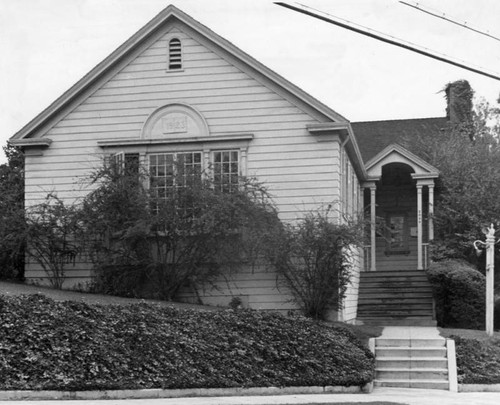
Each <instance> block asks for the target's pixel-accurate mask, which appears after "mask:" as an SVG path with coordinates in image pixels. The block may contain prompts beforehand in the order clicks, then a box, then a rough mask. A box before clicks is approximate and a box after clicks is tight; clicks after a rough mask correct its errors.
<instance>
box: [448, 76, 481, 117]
mask: <svg viewBox="0 0 500 405" xmlns="http://www.w3.org/2000/svg"><path fill="white" fill-rule="evenodd" d="M444 91H445V95H446V100H447V106H446V118H448V121H450V123H452V124H464V123H467V122H470V121H471V120H472V97H473V96H474V91H473V90H472V88H471V86H470V84H469V82H468V81H467V80H457V81H455V82H452V83H448V84H447V85H446V87H445V89H444Z"/></svg>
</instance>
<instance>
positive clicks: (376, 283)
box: [359, 279, 432, 290]
mask: <svg viewBox="0 0 500 405" xmlns="http://www.w3.org/2000/svg"><path fill="white" fill-rule="evenodd" d="M405 287H406V288H409V287H425V288H428V289H431V290H432V287H431V286H430V284H429V282H428V281H427V280H401V281H393V280H384V279H380V280H373V281H366V280H361V281H360V284H359V288H360V289H362V290H364V289H366V288H384V289H387V288H405Z"/></svg>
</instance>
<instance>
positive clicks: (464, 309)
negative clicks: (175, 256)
mask: <svg viewBox="0 0 500 405" xmlns="http://www.w3.org/2000/svg"><path fill="white" fill-rule="evenodd" d="M427 275H428V277H429V281H430V282H431V284H432V288H433V293H434V299H435V302H436V316H437V321H438V324H439V325H440V326H442V327H455V328H466V329H482V328H484V325H485V305H486V303H485V293H486V281H485V277H484V276H483V275H482V274H481V273H480V272H479V271H478V270H476V269H474V268H472V267H471V266H470V265H469V264H468V263H466V262H464V261H458V260H446V261H442V262H437V263H433V264H431V266H430V268H429V270H428V271H427Z"/></svg>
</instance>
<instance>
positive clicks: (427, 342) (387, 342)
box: [375, 338, 446, 348]
mask: <svg viewBox="0 0 500 405" xmlns="http://www.w3.org/2000/svg"><path fill="white" fill-rule="evenodd" d="M445 346H446V339H443V338H441V339H394V338H391V339H388V338H376V339H375V347H376V348H382V347H405V348H406V347H424V348H425V347H445Z"/></svg>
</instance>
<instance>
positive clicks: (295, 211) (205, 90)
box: [26, 25, 354, 316]
mask: <svg viewBox="0 0 500 405" xmlns="http://www.w3.org/2000/svg"><path fill="white" fill-rule="evenodd" d="M171 32H176V33H177V34H178V36H179V38H180V39H181V41H182V52H183V58H182V63H183V70H182V71H180V72H179V71H176V72H173V71H171V72H167V71H166V69H167V49H168V40H167V36H168V34H167V32H165V35H164V36H163V37H160V36H159V37H158V39H157V40H156V41H155V42H153V43H151V44H149V45H148V46H147V47H145V48H144V49H142V50H141V51H137V52H135V54H134V57H131V60H129V61H128V63H123V64H120V65H117V66H119V67H118V68H116V69H115V71H114V72H112V73H110V74H109V76H108V77H107V79H106V80H105V81H103V82H102V83H100V84H99V85H96V86H95V88H93V90H92V92H90V93H88V94H86V95H85V97H83V98H82V99H81V100H80V102H79V103H78V104H77V105H76V106H75V107H74V108H73V109H72V110H71V111H68V112H66V113H65V116H64V117H63V118H62V119H61V120H59V121H58V122H57V123H55V125H53V126H52V127H51V128H49V129H48V130H47V131H46V132H45V133H43V134H40V135H43V136H45V137H47V138H50V139H51V140H52V144H51V145H50V147H49V148H47V149H45V150H44V151H43V156H29V157H27V161H26V162H27V165H26V204H27V206H30V205H33V204H37V203H39V202H41V201H43V199H44V197H45V195H46V194H47V193H48V192H52V193H56V194H57V195H58V196H59V197H60V198H62V199H64V200H65V201H67V202H68V203H72V202H74V201H78V200H79V199H81V198H82V197H83V196H84V195H85V194H86V193H88V191H89V187H88V185H86V183H85V179H87V178H88V175H89V173H90V172H91V171H92V170H95V169H96V168H97V167H98V166H99V165H100V163H101V162H102V158H103V156H104V154H105V151H104V150H102V149H101V148H99V146H98V145H97V142H98V141H104V140H114V139H139V138H140V137H141V131H142V128H143V126H144V123H145V121H146V120H147V118H148V117H149V116H150V115H151V114H152V113H153V112H154V111H155V110H156V109H158V108H160V107H162V106H165V105H168V104H172V103H182V104H186V105H189V106H191V107H193V108H194V109H196V110H197V111H199V112H200V114H202V116H203V117H204V119H205V120H206V123H207V124H208V127H209V131H210V135H231V134H244V133H248V134H252V135H253V140H252V141H251V142H250V143H249V147H248V151H247V174H248V175H249V176H255V177H257V178H258V179H259V180H260V181H263V182H264V183H265V184H266V186H267V187H268V189H269V192H270V193H271V195H272V196H273V200H274V202H275V203H276V206H277V208H278V209H279V212H280V215H281V217H282V218H283V220H285V221H293V220H296V219H298V218H301V217H302V216H303V215H304V213H305V212H307V211H311V210H316V209H318V208H319V207H324V206H326V205H328V204H332V203H334V202H335V201H339V200H340V195H339V192H340V182H341V179H340V178H341V176H340V168H339V161H340V160H339V156H340V154H339V148H340V146H339V144H338V143H336V142H318V140H319V139H318V137H317V136H314V135H311V134H310V133H309V132H308V130H307V126H308V125H310V124H315V123H318V117H322V115H321V114H320V113H318V112H316V113H314V116H313V114H312V113H311V111H313V110H312V109H311V108H310V107H305V104H304V103H303V102H302V101H300V100H297V99H295V98H294V96H291V95H290V94H288V93H287V92H286V91H285V90H283V89H279V88H278V86H276V85H271V84H270V83H269V81H268V80H267V79H262V78H261V77H260V76H259V75H258V74H255V73H251V69H246V68H245V66H244V65H243V64H242V63H240V62H235V59H234V58H233V57H231V56H229V55H227V54H226V53H225V52H226V51H222V50H220V49H218V48H217V47H216V46H215V45H213V44H210V43H209V42H208V41H206V40H201V39H200V40H196V39H195V38H198V37H197V36H196V35H188V34H186V33H187V32H189V33H191V32H192V31H190V30H189V29H183V26H181V25H179V26H178V27H176V28H175V30H174V31H171ZM160 149H161V146H155V150H160ZM165 150H168V149H167V148H165ZM90 268H91V265H90V264H89V263H84V262H80V263H78V264H77V266H76V267H74V268H73V267H72V266H69V267H68V273H67V274H68V282H67V285H68V286H70V285H71V284H74V283H75V282H82V280H84V279H85V276H83V275H84V274H85V275H87V276H88V275H90ZM254 270H255V269H254ZM26 275H27V277H29V278H31V279H42V280H43V278H44V272H43V270H41V269H40V268H39V266H37V265H36V264H28V266H27V271H26ZM231 277H232V279H231V281H230V282H229V283H228V282H227V280H220V282H219V283H218V284H217V286H218V288H217V289H211V288H206V289H205V290H206V291H204V298H203V299H204V300H205V301H206V302H207V303H214V302H217V303H220V304H223V305H227V304H228V302H229V300H230V299H231V297H232V296H237V295H241V296H245V297H246V298H245V299H246V302H247V303H248V306H250V307H252V308H261V309H280V310H284V311H287V310H293V309H296V305H295V304H293V303H292V302H291V296H290V294H289V293H287V292H286V289H284V288H283V287H280V289H279V290H278V288H277V284H276V274H275V273H274V272H272V271H271V270H270V269H268V268H265V267H263V266H261V267H260V268H258V269H256V270H255V271H253V272H249V271H248V268H247V269H246V270H245V268H242V269H241V271H240V272H239V273H238V274H235V275H231ZM353 294H354V293H353ZM351 295H352V294H351ZM181 296H183V297H184V298H185V299H188V300H193V299H194V296H193V294H192V292H183V294H181ZM351 301H352V297H350V298H349V299H348V300H346V303H347V304H348V306H347V307H346V311H347V312H346V313H348V314H350V313H352V309H351V308H352V307H353V305H354V304H353V303H352V302H351ZM348 316H350V315H348Z"/></svg>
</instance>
